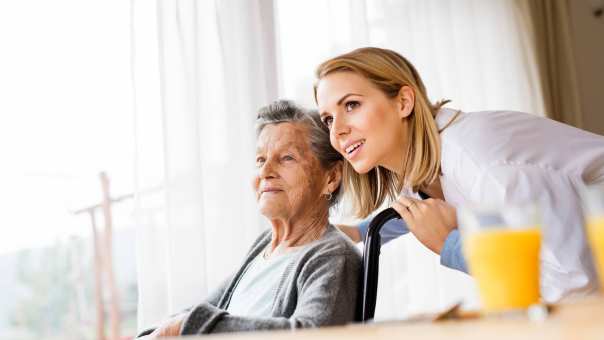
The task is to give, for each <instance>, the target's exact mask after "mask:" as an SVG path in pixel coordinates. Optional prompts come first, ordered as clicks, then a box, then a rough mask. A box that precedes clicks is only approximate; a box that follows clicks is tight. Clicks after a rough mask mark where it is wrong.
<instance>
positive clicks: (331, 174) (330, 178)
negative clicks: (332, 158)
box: [323, 161, 343, 195]
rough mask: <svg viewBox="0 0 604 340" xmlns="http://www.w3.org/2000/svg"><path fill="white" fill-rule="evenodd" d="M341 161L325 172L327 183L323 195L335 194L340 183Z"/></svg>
mask: <svg viewBox="0 0 604 340" xmlns="http://www.w3.org/2000/svg"><path fill="white" fill-rule="evenodd" d="M342 167H343V164H342V161H339V162H337V163H336V164H335V165H334V166H333V167H331V169H329V170H328V171H327V183H326V184H325V188H324V189H323V194H324V195H329V194H333V193H335V191H336V190H337V189H338V188H339V187H340V183H341V182H342V169H343V168H342Z"/></svg>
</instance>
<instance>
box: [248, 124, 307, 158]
mask: <svg viewBox="0 0 604 340" xmlns="http://www.w3.org/2000/svg"><path fill="white" fill-rule="evenodd" d="M256 147H257V150H258V152H261V151H267V150H272V151H275V150H287V149H293V150H295V151H298V152H299V153H300V154H305V153H307V152H308V151H309V150H310V147H309V143H308V128H307V127H306V125H305V124H303V123H292V122H285V123H276V124H267V125H266V126H265V127H264V129H262V132H260V135H259V136H258V139H257V141H256Z"/></svg>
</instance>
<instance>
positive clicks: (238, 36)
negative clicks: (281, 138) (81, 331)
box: [131, 0, 543, 328]
mask: <svg viewBox="0 0 604 340" xmlns="http://www.w3.org/2000/svg"><path fill="white" fill-rule="evenodd" d="M131 5H132V31H131V34H132V38H133V39H132V41H133V43H132V46H133V49H132V51H133V54H132V65H133V74H132V79H133V90H134V93H135V112H136V115H135V116H136V121H135V126H136V181H135V182H136V185H137V193H138V194H137V200H136V202H137V209H136V214H135V215H136V218H137V220H138V225H139V237H138V242H137V256H138V258H137V263H138V278H139V310H138V312H139V328H143V327H145V326H149V325H151V324H153V323H155V322H158V321H159V320H160V319H163V318H164V317H166V316H167V315H168V314H170V313H174V312H177V311H179V310H180V309H182V308H184V307H187V306H189V305H190V304H192V303H195V302H197V301H200V300H202V299H203V297H204V296H205V295H206V294H207V292H208V290H209V289H211V288H212V287H214V286H215V285H216V284H217V283H218V282H219V281H221V280H222V279H223V278H225V277H226V275H228V274H229V273H230V272H231V271H232V270H234V269H235V268H236V267H237V266H238V264H239V263H240V261H241V259H242V257H243V255H244V252H245V251H246V249H247V248H248V247H249V245H250V243H251V242H252V240H253V238H254V237H255V236H256V235H257V234H258V233H259V232H260V230H261V229H263V228H264V227H266V225H265V222H263V220H262V219H261V218H260V217H259V216H258V214H257V212H256V206H255V203H254V200H253V195H252V192H251V187H250V179H251V176H252V171H253V162H252V158H253V153H254V140H255V138H254V130H253V128H254V127H253V123H254V118H255V111H256V110H257V108H259V107H260V106H262V105H265V104H267V103H269V102H270V101H272V100H274V99H276V98H277V97H281V98H290V99H294V100H297V101H298V102H300V103H302V104H304V105H306V106H309V107H313V106H314V101H313V99H312V84H313V81H314V74H313V72H314V68H315V67H316V66H317V65H318V63H319V62H321V61H322V60H324V59H325V58H327V57H330V56H333V55H335V54H336V53H340V52H344V51H348V50H350V49H352V48H356V47H360V46H366V45H374V46H381V47H386V48H390V49H394V50H396V51H398V52H400V53H402V54H403V55H405V56H406V57H408V58H409V59H410V60H411V61H412V62H413V63H414V64H415V66H416V67H417V68H418V70H419V72H420V73H421V74H422V76H423V78H424V81H425V83H426V86H427V88H428V89H429V95H430V96H431V98H432V99H433V100H436V99H440V98H447V99H452V100H453V103H452V104H450V106H451V107H456V108H460V109H462V110H466V111H471V110H486V109H513V110H521V111H527V112H533V113H537V114H541V113H542V112H543V104H542V99H541V98H542V96H541V91H540V88H539V85H538V78H537V76H536V74H537V73H536V69H535V67H534V53H533V51H532V49H531V47H530V45H529V44H528V43H527V40H526V39H525V38H524V36H525V35H524V28H523V27H522V25H521V24H520V22H519V20H518V19H517V18H516V17H515V15H514V11H513V9H512V7H511V6H512V1H510V0H492V1H480V0H473V1H472V0H455V1H453V0H422V1H387V0H383V1H369V0H367V1H365V0H330V1H304V2H302V1H289V0H275V1H274V3H273V1H266V0H254V1H249V0H238V1H237V0H226V1H225V0H221V1H195V0H185V1H174V0H159V1H157V2H147V1H142V0H138V1H137V0H131ZM273 5H274V6H273ZM347 216H349V215H348V213H347V209H346V204H344V205H343V207H342V208H341V209H338V210H337V211H335V212H334V214H333V218H332V221H333V222H340V221H348V222H350V219H349V218H347ZM381 260H382V264H381V269H380V287H379V296H378V305H377V310H376V317H378V318H382V319H385V318H393V317H401V316H406V315H408V314H410V313H415V312H422V311H431V310H436V309H440V308H443V307H445V306H447V305H448V304H450V303H452V302H455V301H459V300H464V301H466V302H468V303H469V304H470V305H472V304H475V302H476V297H475V294H474V287H473V282H472V279H470V278H469V277H467V276H465V275H464V274H460V273H457V272H454V271H451V270H449V269H446V268H443V267H442V266H440V265H439V263H438V258H437V257H436V256H435V255H433V254H431V253H430V251H428V250H427V249H425V248H424V247H423V246H422V245H420V244H419V243H418V242H417V241H416V240H415V239H414V238H413V236H406V237H402V238H400V239H398V240H396V241H393V242H391V243H390V244H388V245H386V246H385V247H384V248H383V252H382V256H381Z"/></svg>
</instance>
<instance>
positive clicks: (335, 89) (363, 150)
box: [317, 72, 408, 174]
mask: <svg viewBox="0 0 604 340" xmlns="http://www.w3.org/2000/svg"><path fill="white" fill-rule="evenodd" d="M317 105H318V108H319V113H320V114H321V120H322V121H323V123H325V124H326V125H327V126H328V128H329V131H330V141H331V145H332V146H333V147H334V148H335V149H336V150H337V151H338V152H339V153H340V154H342V155H343V156H344V158H346V160H348V162H350V164H351V165H352V167H353V168H354V169H355V171H356V172H358V173H362V174H364V173H367V172H368V171H370V170H371V169H373V168H374V167H376V166H378V165H379V166H383V167H385V168H387V169H389V170H392V171H395V172H400V171H401V168H402V163H403V158H404V156H405V151H406V150H407V148H406V145H407V143H408V142H407V122H406V121H407V120H406V119H403V118H405V117H406V115H407V114H404V113H403V107H402V105H403V104H402V103H401V101H400V100H399V98H398V97H395V98H389V97H387V96H386V94H384V93H383V92H382V91H381V90H379V89H378V88H376V87H375V86H374V85H373V84H372V83H371V82H370V81H369V80H367V79H366V78H365V77H363V76H361V75H358V74H356V73H353V72H335V73H331V74H328V75H327V76H325V77H323V78H321V80H319V83H318V84H317Z"/></svg>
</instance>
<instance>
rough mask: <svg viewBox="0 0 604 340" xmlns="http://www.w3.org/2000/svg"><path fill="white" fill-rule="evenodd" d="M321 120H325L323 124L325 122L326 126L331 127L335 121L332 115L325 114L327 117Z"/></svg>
mask: <svg viewBox="0 0 604 340" xmlns="http://www.w3.org/2000/svg"><path fill="white" fill-rule="evenodd" d="M321 120H322V121H323V124H325V126H327V128H330V127H331V124H332V123H333V117H332V116H325V117H323V118H321Z"/></svg>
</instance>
